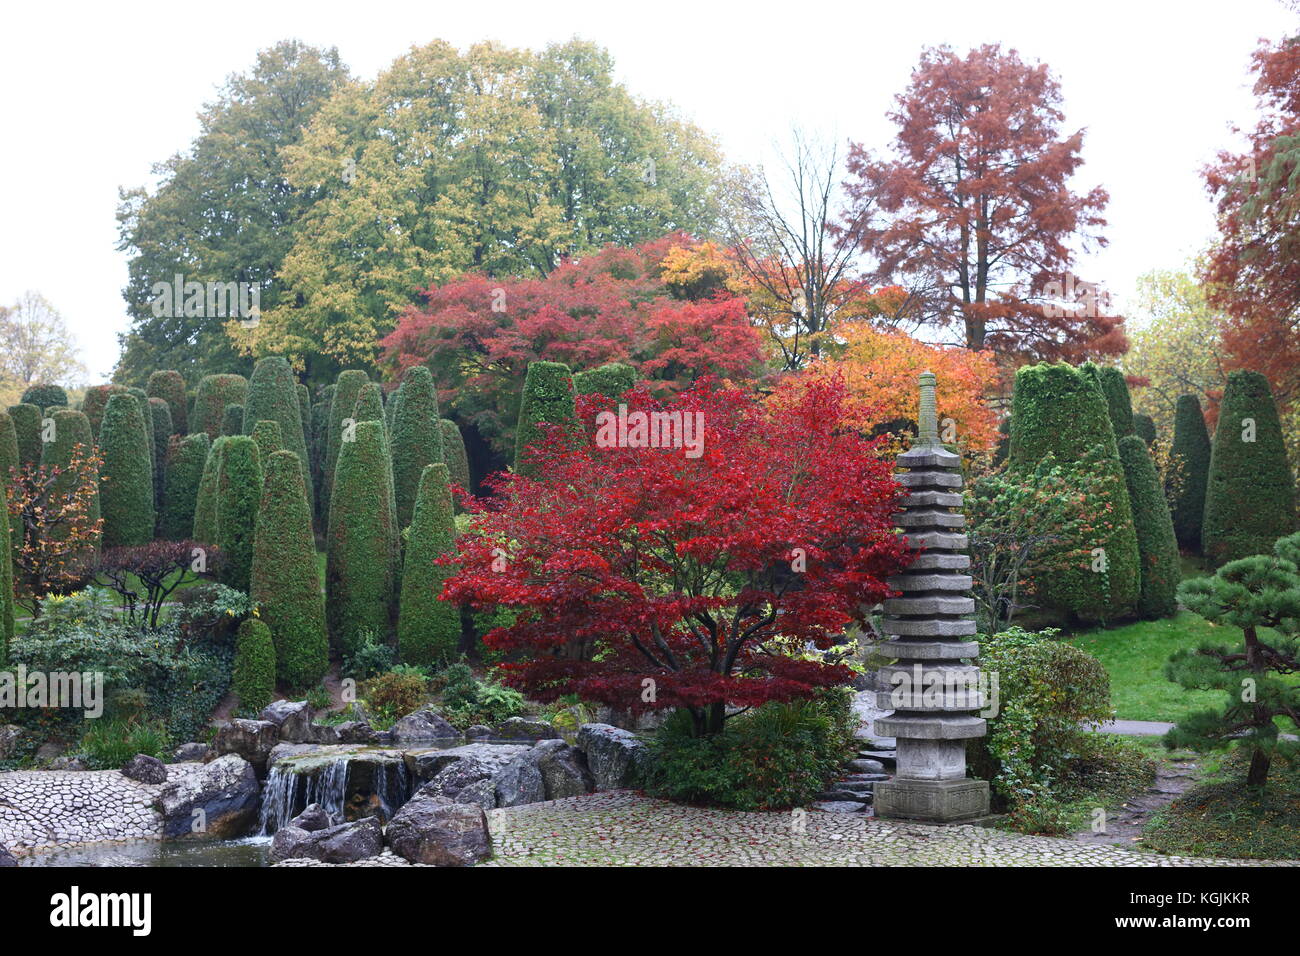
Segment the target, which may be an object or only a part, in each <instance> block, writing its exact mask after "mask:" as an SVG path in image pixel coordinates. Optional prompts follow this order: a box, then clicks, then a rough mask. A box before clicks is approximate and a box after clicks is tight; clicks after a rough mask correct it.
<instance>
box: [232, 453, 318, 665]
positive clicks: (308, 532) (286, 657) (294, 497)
mask: <svg viewBox="0 0 1300 956" xmlns="http://www.w3.org/2000/svg"><path fill="white" fill-rule="evenodd" d="M295 458H296V456H295V455H293V454H292V453H291V452H283V451H281V452H275V453H273V454H272V455H271V456H270V457H269V458H267V466H266V477H265V480H264V487H263V490H262V503H261V509H260V511H259V513H258V518H257V529H256V533H255V535H254V538H253V570H252V583H251V590H250V592H249V594H250V596H251V597H252V599H253V602H254V604H256V605H257V608H258V613H259V614H260V615H261V618H262V620H264V621H266V623H267V625H268V626H269V627H270V628H271V635H272V637H273V638H274V640H275V661H276V673H277V674H278V675H279V677H280V679H281V680H282V681H284V682H285V683H286V684H287V685H289V686H290V687H292V688H294V689H295V690H303V689H305V688H308V687H311V686H312V685H314V684H316V683H318V682H319V681H320V679H321V678H322V677H324V676H325V672H326V670H328V669H329V639H328V637H327V636H326V631H325V598H324V595H322V594H321V589H320V578H319V577H318V575H317V572H316V544H315V539H314V538H313V537H312V529H311V512H310V510H309V509H308V507H307V489H306V486H304V485H303V481H302V473H301V471H300V470H299V468H298V467H297V462H296V461H294V459H295Z"/></svg>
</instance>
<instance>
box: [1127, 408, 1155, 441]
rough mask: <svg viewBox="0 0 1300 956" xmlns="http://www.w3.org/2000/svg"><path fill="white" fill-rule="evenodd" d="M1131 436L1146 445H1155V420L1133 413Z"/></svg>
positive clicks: (1148, 416)
mask: <svg viewBox="0 0 1300 956" xmlns="http://www.w3.org/2000/svg"><path fill="white" fill-rule="evenodd" d="M1133 434H1135V435H1137V436H1138V437H1139V438H1141V439H1142V440H1143V441H1144V442H1146V443H1147V444H1148V445H1154V444H1155V443H1156V420H1155V419H1154V418H1152V417H1151V416H1150V415H1140V414H1138V413H1137V412H1134V413H1133Z"/></svg>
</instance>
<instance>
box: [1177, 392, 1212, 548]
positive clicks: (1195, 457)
mask: <svg viewBox="0 0 1300 956" xmlns="http://www.w3.org/2000/svg"><path fill="white" fill-rule="evenodd" d="M1169 455H1170V458H1171V459H1172V458H1177V459H1178V460H1179V461H1180V462H1181V465H1180V467H1179V471H1178V474H1179V484H1178V486H1177V494H1176V495H1175V497H1174V503H1173V506H1172V507H1173V513H1174V534H1175V535H1176V536H1177V537H1178V543H1179V544H1180V545H1182V546H1183V547H1184V548H1187V549H1188V550H1190V551H1200V550H1201V525H1202V524H1204V523H1205V487H1206V485H1207V484H1208V482H1209V479H1210V432H1209V430H1208V429H1207V428H1206V427H1205V415H1204V413H1202V411H1201V402H1200V400H1199V399H1198V398H1197V397H1196V396H1195V395H1179V396H1178V404H1177V406H1176V407H1175V411H1174V442H1173V445H1172V446H1171V447H1170V449H1169Z"/></svg>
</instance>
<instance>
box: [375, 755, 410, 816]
mask: <svg viewBox="0 0 1300 956" xmlns="http://www.w3.org/2000/svg"><path fill="white" fill-rule="evenodd" d="M375 796H377V797H378V798H379V806H380V809H381V811H382V815H383V822H384V823H387V822H388V821H389V820H391V819H393V814H395V813H396V812H397V811H398V810H400V809H401V808H402V804H404V803H405V802H406V801H407V800H408V799H409V798H410V796H411V783H410V774H408V773H407V770H406V761H404V760H398V761H396V762H395V763H387V762H385V763H380V764H379V765H378V766H376V767H375Z"/></svg>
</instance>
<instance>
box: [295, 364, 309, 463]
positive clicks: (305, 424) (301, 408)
mask: <svg viewBox="0 0 1300 956" xmlns="http://www.w3.org/2000/svg"><path fill="white" fill-rule="evenodd" d="M294 392H295V393H297V395H298V424H299V425H300V426H302V447H303V450H304V451H305V452H306V453H307V457H306V458H305V459H304V460H305V461H306V462H307V474H308V476H309V477H310V475H311V392H309V391H308V390H307V386H306V385H304V384H302V383H301V382H299V383H298V384H297V385H295V386H294Z"/></svg>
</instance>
